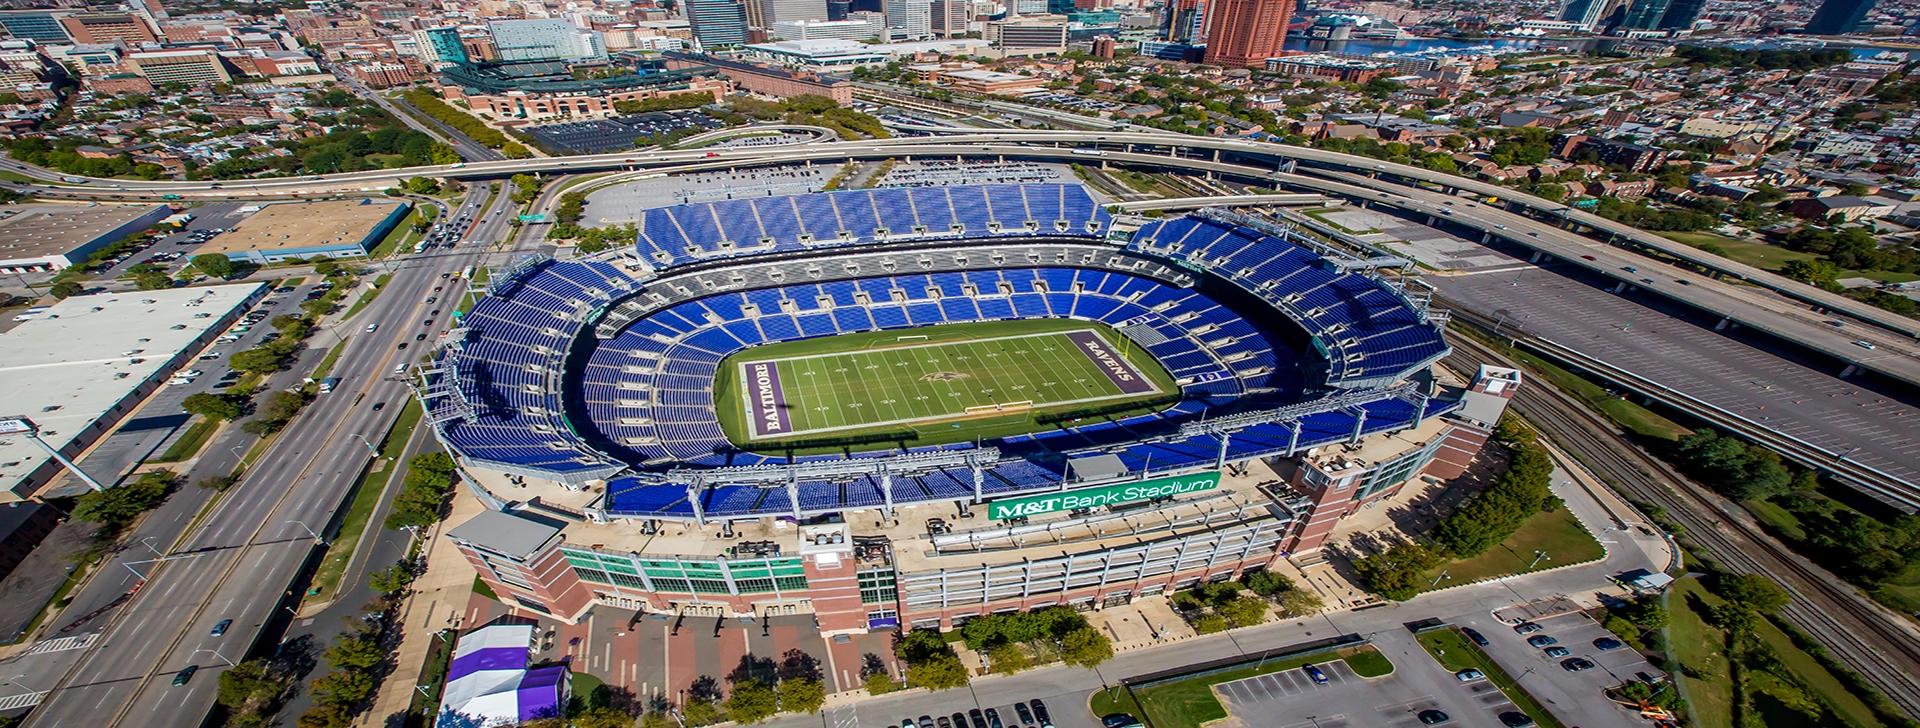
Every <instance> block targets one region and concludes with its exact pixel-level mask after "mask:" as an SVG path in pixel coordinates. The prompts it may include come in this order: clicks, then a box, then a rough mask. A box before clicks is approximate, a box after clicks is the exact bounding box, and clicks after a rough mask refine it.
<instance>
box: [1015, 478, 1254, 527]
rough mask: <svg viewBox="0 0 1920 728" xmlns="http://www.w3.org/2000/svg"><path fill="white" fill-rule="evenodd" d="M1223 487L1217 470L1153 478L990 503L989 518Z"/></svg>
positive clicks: (1090, 506) (1108, 504)
mask: <svg viewBox="0 0 1920 728" xmlns="http://www.w3.org/2000/svg"><path fill="white" fill-rule="evenodd" d="M1217 487H1220V471H1218V470H1214V471H1209V472H1205V473H1194V474H1192V475H1175V476H1173V477H1168V478H1154V479H1153V480H1140V481H1133V482H1127V483H1114V484H1113V485H1103V486H1100V487H1098V488H1087V489H1084V490H1074V491H1068V492H1065V493H1048V494H1046V495H1031V496H1027V497H1025V498H1008V499H1005V500H997V501H993V502H991V503H988V504H987V518H988V519H990V520H995V521H1004V520H1006V519H1009V518H1018V517H1021V516H1037V515H1040V514H1042V513H1053V512H1055V511H1071V510H1075V509H1079V508H1093V507H1096V506H1113V505H1120V504H1122V503H1133V502H1136V501H1143V500H1150V499H1153V498H1166V497H1169V496H1176V495H1180V494H1182V493H1197V492H1199V491H1203V490H1213V489H1214V488H1217Z"/></svg>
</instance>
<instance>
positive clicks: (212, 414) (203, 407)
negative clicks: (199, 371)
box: [180, 392, 240, 420]
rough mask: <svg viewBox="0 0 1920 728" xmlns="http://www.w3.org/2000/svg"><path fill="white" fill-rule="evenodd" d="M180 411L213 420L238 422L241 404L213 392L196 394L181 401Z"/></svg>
mask: <svg viewBox="0 0 1920 728" xmlns="http://www.w3.org/2000/svg"><path fill="white" fill-rule="evenodd" d="M180 409H183V410H186V411H187V412H188V413H189V414H196V415H200V416H201V417H205V418H207V419H211V420H237V419H239V418H240V403H238V402H235V401H233V400H231V399H228V398H226V397H222V396H220V395H217V394H213V393H211V392H196V393H194V394H189V395H187V398H186V399H183V400H180Z"/></svg>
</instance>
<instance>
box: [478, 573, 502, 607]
mask: <svg viewBox="0 0 1920 728" xmlns="http://www.w3.org/2000/svg"><path fill="white" fill-rule="evenodd" d="M473 593H475V594H478V595H480V596H483V597H486V598H488V599H492V600H494V601H496V602H497V601H500V595H498V594H495V593H493V587H490V586H487V583H486V582H484V581H481V580H480V577H477V576H476V577H473Z"/></svg>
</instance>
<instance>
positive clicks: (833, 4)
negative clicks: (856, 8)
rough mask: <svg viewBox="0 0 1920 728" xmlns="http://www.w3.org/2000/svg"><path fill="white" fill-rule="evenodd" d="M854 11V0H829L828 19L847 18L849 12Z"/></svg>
mask: <svg viewBox="0 0 1920 728" xmlns="http://www.w3.org/2000/svg"><path fill="white" fill-rule="evenodd" d="M851 12H853V0H827V19H828V20H846V19H847V13H851Z"/></svg>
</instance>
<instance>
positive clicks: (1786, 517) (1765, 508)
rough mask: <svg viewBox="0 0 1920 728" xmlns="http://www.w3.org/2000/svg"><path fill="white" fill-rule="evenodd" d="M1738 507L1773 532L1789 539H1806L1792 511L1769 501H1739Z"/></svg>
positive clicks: (1805, 534) (1805, 533) (1804, 532)
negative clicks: (1745, 510)
mask: <svg viewBox="0 0 1920 728" xmlns="http://www.w3.org/2000/svg"><path fill="white" fill-rule="evenodd" d="M1740 507H1741V508H1745V509H1747V512H1748V513H1752V514H1753V517H1754V518H1757V519H1759V520H1760V523H1761V525H1764V526H1766V527H1767V528H1769V529H1771V530H1773V532H1774V533H1777V534H1779V535H1781V536H1784V537H1786V538H1787V540H1789V541H1805V540H1806V539H1807V532H1806V531H1805V530H1802V529H1801V528H1800V519H1798V518H1795V517H1794V515H1793V514H1792V513H1788V512H1787V509H1785V508H1781V507H1780V506H1779V505H1777V504H1775V503H1773V502H1771V501H1763V500H1745V501H1740Z"/></svg>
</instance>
